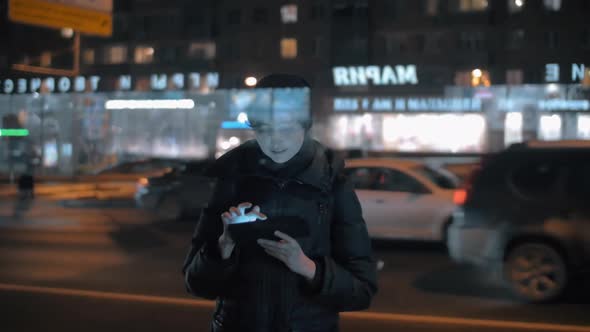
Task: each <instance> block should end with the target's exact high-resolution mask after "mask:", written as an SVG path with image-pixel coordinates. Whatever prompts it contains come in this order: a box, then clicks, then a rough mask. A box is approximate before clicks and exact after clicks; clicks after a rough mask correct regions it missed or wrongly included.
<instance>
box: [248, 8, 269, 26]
mask: <svg viewBox="0 0 590 332" xmlns="http://www.w3.org/2000/svg"><path fill="white" fill-rule="evenodd" d="M252 20H253V21H254V23H257V24H266V23H268V10H267V9H266V8H255V9H254V15H253V17H252Z"/></svg>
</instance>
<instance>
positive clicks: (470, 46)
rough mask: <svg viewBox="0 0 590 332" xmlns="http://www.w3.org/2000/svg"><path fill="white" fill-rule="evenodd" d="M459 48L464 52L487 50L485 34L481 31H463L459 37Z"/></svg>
mask: <svg viewBox="0 0 590 332" xmlns="http://www.w3.org/2000/svg"><path fill="white" fill-rule="evenodd" d="M458 44H459V45H458V46H459V48H460V49H464V50H471V51H477V50H483V49H485V34H484V33H483V32H481V31H463V32H461V34H460V35H459V43H458Z"/></svg>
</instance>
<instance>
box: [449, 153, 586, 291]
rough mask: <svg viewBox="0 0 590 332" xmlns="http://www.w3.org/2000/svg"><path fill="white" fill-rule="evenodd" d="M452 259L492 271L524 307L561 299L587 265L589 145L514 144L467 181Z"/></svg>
mask: <svg viewBox="0 0 590 332" xmlns="http://www.w3.org/2000/svg"><path fill="white" fill-rule="evenodd" d="M462 196H463V199H462V200H463V204H462V205H461V206H460V207H459V208H457V210H456V211H455V212H454V215H453V223H452V225H451V226H450V228H449V234H448V243H447V245H448V248H449V252H450V255H451V257H452V258H453V259H454V260H455V261H458V262H467V263H472V264H476V265H479V266H482V267H490V268H492V269H493V270H494V271H496V272H499V273H498V274H497V275H498V276H501V277H502V280H503V281H504V282H505V283H506V285H508V286H509V287H510V288H511V289H512V290H513V292H514V293H515V294H516V295H517V296H518V297H520V298H521V299H523V300H525V301H527V302H545V301H549V300H553V299H556V298H557V297H559V296H560V295H561V294H562V293H563V291H564V289H565V287H566V285H567V284H568V282H569V281H571V280H572V277H573V276H575V275H577V274H579V272H582V271H584V270H587V268H588V267H589V263H590V144H574V145H568V144H566V143H563V144H561V145H560V144H557V143H546V144H543V143H534V144H533V143H531V144H519V145H515V146H512V147H510V148H508V149H507V150H505V151H503V152H501V153H499V154H497V155H495V156H494V157H492V158H490V159H488V160H487V162H485V163H484V164H483V165H482V167H481V169H480V170H479V171H478V172H477V173H476V174H475V175H474V176H473V178H472V181H471V185H470V187H469V188H468V189H467V190H466V192H465V193H464V195H462Z"/></svg>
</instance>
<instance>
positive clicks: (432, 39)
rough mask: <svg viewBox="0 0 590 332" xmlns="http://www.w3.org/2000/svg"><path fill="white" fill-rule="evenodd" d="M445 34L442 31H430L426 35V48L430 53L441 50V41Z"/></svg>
mask: <svg viewBox="0 0 590 332" xmlns="http://www.w3.org/2000/svg"><path fill="white" fill-rule="evenodd" d="M442 39H443V34H442V33H440V32H435V33H429V34H428V35H426V42H425V45H424V50H425V51H426V52H428V53H438V52H440V50H441V41H442Z"/></svg>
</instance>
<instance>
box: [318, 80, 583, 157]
mask: <svg viewBox="0 0 590 332" xmlns="http://www.w3.org/2000/svg"><path fill="white" fill-rule="evenodd" d="M373 94H374V93H373ZM329 105H330V106H331V115H330V117H329V120H328V125H327V132H328V133H327V135H326V136H327V137H326V140H327V141H328V144H329V145H331V146H333V147H335V148H338V149H361V150H365V151H377V152H398V151H399V152H425V153H430V152H433V153H485V152H491V151H498V150H501V149H503V148H504V147H506V146H508V145H510V144H512V143H517V142H522V141H525V140H530V139H540V140H560V139H590V90H589V89H584V87H583V86H581V85H577V84H576V85H574V84H571V85H565V84H562V85H558V84H554V83H551V84H541V85H520V86H498V85H496V86H491V87H477V88H465V87H457V86H450V87H446V88H445V89H444V92H443V93H442V94H441V95H440V96H403V95H395V94H393V95H385V94H383V93H382V94H381V95H379V96H375V95H372V94H367V95H345V94H338V96H333V97H329Z"/></svg>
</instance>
